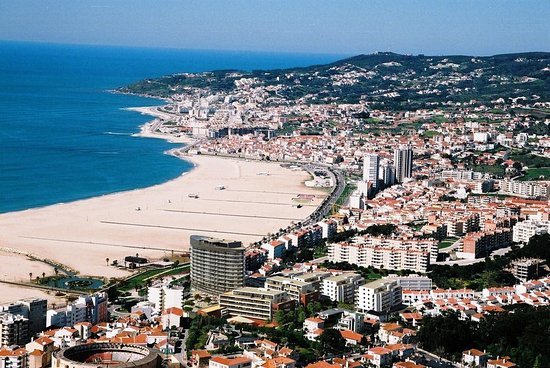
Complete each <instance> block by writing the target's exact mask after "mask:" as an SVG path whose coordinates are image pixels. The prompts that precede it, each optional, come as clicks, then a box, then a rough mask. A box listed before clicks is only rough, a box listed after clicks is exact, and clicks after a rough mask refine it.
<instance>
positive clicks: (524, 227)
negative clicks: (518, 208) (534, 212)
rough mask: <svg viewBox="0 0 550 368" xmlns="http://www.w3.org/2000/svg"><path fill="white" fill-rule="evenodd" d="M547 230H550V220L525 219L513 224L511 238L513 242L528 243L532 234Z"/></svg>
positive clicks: (543, 232)
mask: <svg viewBox="0 0 550 368" xmlns="http://www.w3.org/2000/svg"><path fill="white" fill-rule="evenodd" d="M548 232H550V221H534V220H526V221H522V222H518V223H517V224H515V225H514V227H513V234H512V240H513V241H514V242H515V243H528V242H529V239H531V238H532V237H533V236H535V235H541V234H547V233H548Z"/></svg>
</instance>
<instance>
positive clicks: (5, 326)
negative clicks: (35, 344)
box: [0, 312, 30, 346]
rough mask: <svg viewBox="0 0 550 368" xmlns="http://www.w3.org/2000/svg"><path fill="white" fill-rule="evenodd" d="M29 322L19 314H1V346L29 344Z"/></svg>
mask: <svg viewBox="0 0 550 368" xmlns="http://www.w3.org/2000/svg"><path fill="white" fill-rule="evenodd" d="M29 340H30V339H29V320H28V319H27V318H25V317H23V316H21V315H18V314H11V313H7V312H0V346H12V345H25V344H26V343H27V342H29Z"/></svg>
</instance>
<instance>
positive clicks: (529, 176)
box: [518, 167, 550, 181]
mask: <svg viewBox="0 0 550 368" xmlns="http://www.w3.org/2000/svg"><path fill="white" fill-rule="evenodd" d="M541 177H542V179H541ZM549 178H550V167H536V168H533V169H529V170H527V171H526V172H525V175H523V176H522V177H520V178H518V180H521V181H528V180H548V179H549Z"/></svg>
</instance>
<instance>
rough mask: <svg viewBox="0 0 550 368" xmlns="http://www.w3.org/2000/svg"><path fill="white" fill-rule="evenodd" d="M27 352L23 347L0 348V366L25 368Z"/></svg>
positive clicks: (27, 357) (1, 367)
mask: <svg viewBox="0 0 550 368" xmlns="http://www.w3.org/2000/svg"><path fill="white" fill-rule="evenodd" d="M28 364H29V354H28V352H27V350H25V349H23V348H2V349H0V368H27V367H28V366H29V365H28Z"/></svg>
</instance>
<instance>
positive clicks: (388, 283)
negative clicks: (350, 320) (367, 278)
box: [356, 279, 402, 313]
mask: <svg viewBox="0 0 550 368" xmlns="http://www.w3.org/2000/svg"><path fill="white" fill-rule="evenodd" d="M401 291H402V289H401V286H399V284H398V282H397V281H396V280H390V279H380V280H376V281H372V282H369V283H367V284H365V285H361V286H360V287H359V291H358V294H357V303H356V308H357V309H358V310H360V311H362V312H376V313H389V312H390V311H391V310H392V308H394V307H396V306H398V305H400V304H401V302H402V300H401Z"/></svg>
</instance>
